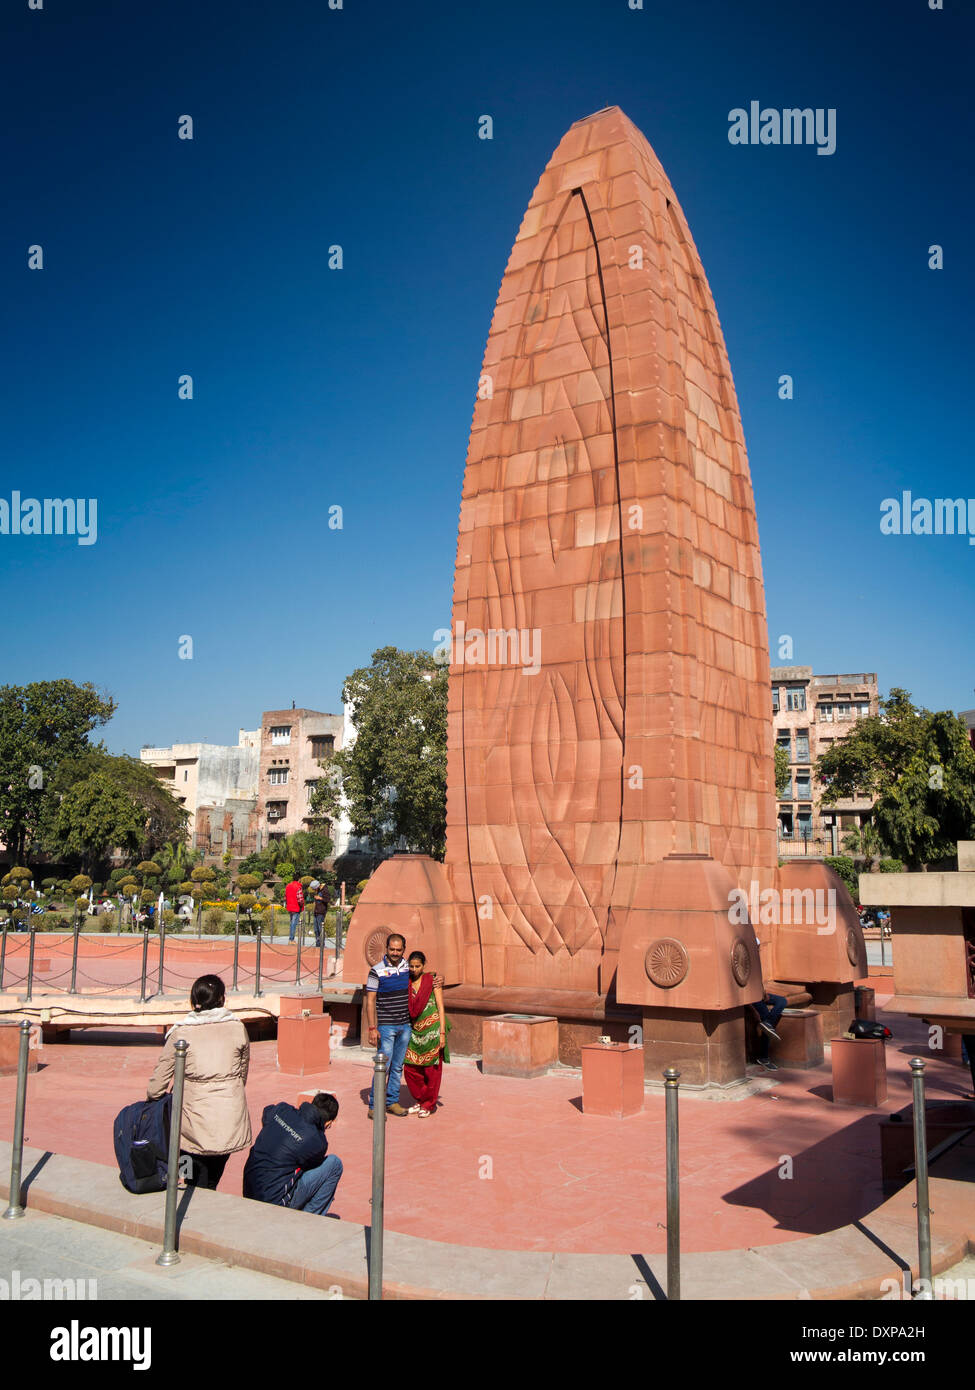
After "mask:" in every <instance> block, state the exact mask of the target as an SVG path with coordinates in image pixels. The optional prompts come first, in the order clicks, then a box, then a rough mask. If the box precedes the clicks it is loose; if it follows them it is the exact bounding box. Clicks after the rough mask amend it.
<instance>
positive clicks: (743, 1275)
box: [0, 1143, 975, 1301]
mask: <svg viewBox="0 0 975 1390" xmlns="http://www.w3.org/2000/svg"><path fill="white" fill-rule="evenodd" d="M10 1150H11V1146H10V1144H9V1143H0V1174H2V1176H0V1195H3V1196H7V1194H8V1182H7V1175H8V1174H9V1170H10ZM44 1160H45V1153H44V1151H43V1150H40V1149H31V1148H25V1150H24V1175H25V1181H26V1185H27V1191H26V1202H25V1205H26V1207H27V1210H28V1216H29V1213H30V1210H31V1209H32V1208H33V1209H34V1210H35V1211H43V1212H47V1213H49V1214H51V1215H54V1216H64V1217H67V1218H69V1219H70V1220H72V1221H79V1222H86V1223H88V1224H90V1225H93V1226H99V1227H101V1228H103V1229H105V1230H112V1231H118V1232H120V1233H121V1234H123V1235H129V1236H136V1237H138V1238H139V1239H141V1240H146V1241H149V1242H151V1243H153V1244H157V1245H158V1244H161V1242H162V1235H163V1213H164V1209H165V1194H164V1193H150V1194H146V1195H144V1196H135V1195H133V1194H131V1193H127V1192H125V1191H124V1189H123V1188H122V1187H121V1185H120V1183H119V1179H118V1174H117V1172H116V1171H115V1169H114V1168H108V1167H106V1166H104V1165H103V1164H98V1163H91V1162H89V1161H87V1160H86V1159H79V1158H67V1157H65V1156H64V1155H60V1154H53V1155H51V1156H49V1157H48V1158H47V1159H46V1161H44ZM42 1161H43V1162H42ZM912 1194H913V1188H911V1187H907V1188H903V1189H902V1190H901V1191H900V1192H898V1193H897V1194H896V1195H895V1196H894V1197H892V1198H890V1200H889V1201H887V1202H885V1203H884V1204H883V1206H881V1207H879V1208H877V1210H876V1211H875V1212H873V1213H871V1215H870V1216H869V1217H867V1218H865V1219H864V1220H863V1221H861V1222H858V1223H856V1224H855V1225H852V1226H846V1227H843V1228H841V1229H840V1230H837V1231H831V1232H828V1233H827V1234H825V1235H818V1236H809V1237H805V1238H803V1239H799V1240H795V1241H789V1242H787V1243H784V1244H779V1245H770V1246H759V1247H755V1248H754V1249H748V1250H718V1251H711V1252H707V1253H695V1254H688V1255H685V1256H684V1258H683V1260H682V1262H681V1265H682V1275H681V1283H682V1293H683V1296H684V1298H685V1299H701V1300H706V1299H720V1300H726V1299H736V1300H762V1301H768V1300H782V1299H789V1300H791V1299H798V1298H813V1299H870V1298H879V1297H880V1296H881V1294H882V1293H883V1292H885V1291H886V1290H889V1288H890V1287H891V1286H890V1284H889V1282H888V1283H887V1284H886V1285H885V1283H884V1281H890V1280H891V1279H896V1280H898V1283H901V1282H902V1281H903V1279H904V1278H905V1277H906V1273H905V1271H906V1269H907V1268H908V1267H909V1268H910V1270H911V1271H912V1274H913V1275H914V1276H916V1274H917V1268H918V1261H917V1236H916V1226H915V1224H914V1210H913V1206H912V1201H913V1195H912ZM931 1202H932V1207H933V1208H934V1216H933V1218H932V1226H933V1237H934V1238H933V1242H932V1244H933V1266H934V1271H935V1273H943V1272H944V1271H945V1270H946V1269H949V1268H950V1267H951V1266H952V1265H954V1264H956V1263H957V1262H958V1261H959V1260H960V1259H961V1258H963V1257H964V1255H965V1254H966V1253H967V1251H968V1250H969V1248H970V1246H971V1244H972V1242H975V1185H973V1184H971V1183H968V1182H962V1181H959V1180H957V1179H948V1178H933V1179H932V1180H931ZM179 1248H180V1250H181V1251H184V1252H186V1253H187V1254H194V1255H200V1256H203V1257H204V1258H206V1259H211V1260H221V1261H223V1262H225V1263H226V1264H229V1265H239V1266H241V1267H243V1268H246V1269H252V1270H256V1271H258V1272H259V1273H263V1274H270V1275H274V1276H276V1277H277V1278H280V1279H288V1280H290V1281H291V1282H293V1283H296V1284H304V1285H307V1286H309V1287H311V1288H316V1289H323V1290H326V1291H329V1290H334V1291H335V1292H336V1293H338V1292H341V1294H342V1295H343V1296H344V1297H347V1298H365V1296H366V1292H367V1288H368V1268H367V1262H366V1251H367V1248H368V1240H367V1229H366V1228H365V1227H363V1226H360V1225H357V1224H355V1223H353V1222H348V1221H336V1220H331V1219H329V1218H328V1217H311V1216H308V1215H307V1214H306V1213H304V1212H295V1211H287V1210H284V1209H282V1208H279V1207H271V1206H267V1205H265V1204H263V1203H260V1202H251V1201H247V1200H246V1199H245V1198H243V1197H233V1196H230V1195H228V1194H225V1193H221V1192H207V1191H192V1192H191V1195H189V1196H185V1195H184V1197H183V1198H181V1201H180V1225H179ZM664 1263H665V1260H664V1256H663V1255H659V1254H658V1255H653V1256H648V1257H645V1258H644V1257H643V1256H640V1255H579V1254H565V1253H542V1252H534V1251H526V1250H488V1249H482V1248H480V1247H474V1246H465V1245H448V1244H446V1243H443V1242H440V1241H433V1240H423V1239H420V1238H419V1237H416V1236H407V1235H401V1234H398V1233H396V1232H393V1231H389V1232H387V1233H386V1244H385V1280H384V1296H385V1297H387V1298H393V1299H517V1300H541V1299H548V1300H622V1301H626V1300H629V1299H654V1298H659V1297H661V1296H662V1295H661V1289H662V1287H663V1286H664V1284H665V1282H666V1279H665V1269H664Z"/></svg>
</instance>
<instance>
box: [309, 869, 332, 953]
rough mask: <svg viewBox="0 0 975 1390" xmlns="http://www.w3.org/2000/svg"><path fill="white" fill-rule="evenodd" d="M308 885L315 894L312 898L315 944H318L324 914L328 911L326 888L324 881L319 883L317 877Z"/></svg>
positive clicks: (322, 929)
mask: <svg viewBox="0 0 975 1390" xmlns="http://www.w3.org/2000/svg"><path fill="white" fill-rule="evenodd" d="M308 886H309V888H311V889H312V890H313V891H314V895H315V896H314V897H313V898H312V902H313V904H314V907H315V945H316V946H320V945H321V944H322V932H323V931H324V930H325V914H326V912H327V911H328V889H327V888H326V887H325V885H324V883H319V882H318V880H317V879H316V880H315V881H314V883H310V884H309V885H308Z"/></svg>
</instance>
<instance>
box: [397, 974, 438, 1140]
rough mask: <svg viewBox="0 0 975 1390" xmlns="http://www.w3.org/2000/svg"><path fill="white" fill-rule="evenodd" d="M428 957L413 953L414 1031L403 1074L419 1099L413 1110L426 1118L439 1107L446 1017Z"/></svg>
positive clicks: (412, 1113) (411, 1091) (411, 1108)
mask: <svg viewBox="0 0 975 1390" xmlns="http://www.w3.org/2000/svg"><path fill="white" fill-rule="evenodd" d="M426 963H427V958H426V956H425V955H424V954H423V952H422V951H413V952H411V953H410V958H409V961H408V965H409V970H410V1022H411V1024H412V1025H413V1031H412V1032H411V1034H410V1045H409V1047H408V1049H407V1052H406V1061H405V1063H404V1066H403V1075H404V1077H405V1079H406V1084H407V1086H408V1087H409V1088H410V1095H411V1096H412V1097H413V1099H414V1101H415V1102H416V1103H415V1104H414V1105H411V1106H410V1112H409V1113H410V1114H411V1115H416V1116H417V1117H418V1118H419V1119H421V1120H425V1119H426V1118H427V1117H428V1116H429V1115H432V1114H433V1112H434V1110H436V1108H437V1097H438V1096H439V1094H440V1081H441V1077H442V1075H443V1062H444V1047H445V1044H446V1041H447V1021H446V1019H445V1017H444V1011H443V990H442V989H441V988H440V987H439V986H438V985H435V984H434V976H433V975H432V974H430V973H426V972H424V969H423V967H424V966H425V965H426Z"/></svg>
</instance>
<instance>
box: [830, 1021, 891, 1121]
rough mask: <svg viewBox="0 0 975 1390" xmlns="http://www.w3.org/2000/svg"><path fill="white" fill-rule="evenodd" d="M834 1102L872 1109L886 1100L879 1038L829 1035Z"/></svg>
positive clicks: (885, 1071) (881, 1049) (882, 1058)
mask: <svg viewBox="0 0 975 1390" xmlns="http://www.w3.org/2000/svg"><path fill="white" fill-rule="evenodd" d="M830 1051H831V1053H832V1062H833V1101H834V1103H835V1104H836V1105H863V1106H867V1107H869V1108H871V1109H875V1108H876V1107H877V1106H878V1105H883V1103H884V1101H885V1100H886V1099H887V1054H886V1053H885V1051H884V1044H883V1042H882V1041H881V1039H880V1038H832V1039H831V1040H830Z"/></svg>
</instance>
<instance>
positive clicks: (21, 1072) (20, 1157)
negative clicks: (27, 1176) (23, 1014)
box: [3, 1018, 30, 1221]
mask: <svg viewBox="0 0 975 1390" xmlns="http://www.w3.org/2000/svg"><path fill="white" fill-rule="evenodd" d="M29 1048H30V1023H29V1022H28V1021H27V1019H26V1018H25V1019H24V1020H23V1021H22V1022H21V1025H20V1052H19V1053H18V1055H17V1101H16V1108H15V1110H14V1142H13V1149H12V1151H11V1154H10V1205H9V1206H8V1207H7V1210H6V1211H5V1212H4V1214H3V1219H4V1221H18V1220H19V1219H20V1218H21V1217H22V1216H23V1214H24V1208H23V1206H22V1204H21V1201H20V1198H21V1195H22V1194H21V1190H20V1180H21V1175H22V1173H23V1168H24V1110H25V1109H26V1107H27V1059H28V1050H29Z"/></svg>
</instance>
